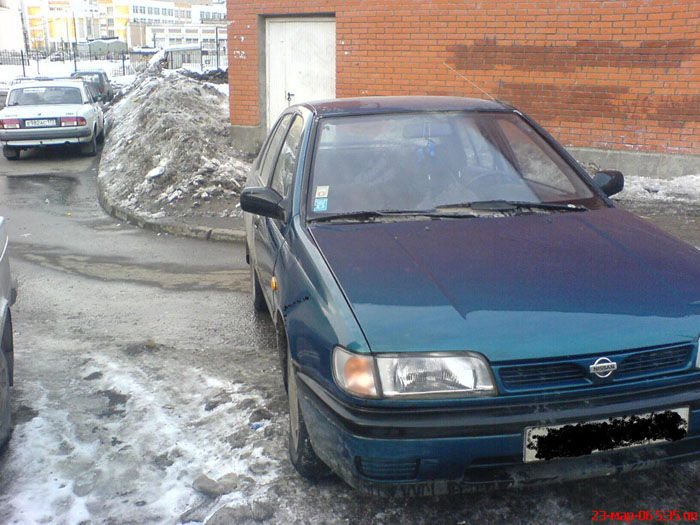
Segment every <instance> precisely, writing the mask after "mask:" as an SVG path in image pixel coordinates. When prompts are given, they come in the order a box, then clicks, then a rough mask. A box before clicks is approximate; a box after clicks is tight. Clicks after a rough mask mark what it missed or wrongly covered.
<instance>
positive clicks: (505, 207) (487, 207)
mask: <svg viewBox="0 0 700 525" xmlns="http://www.w3.org/2000/svg"><path fill="white" fill-rule="evenodd" d="M523 208H529V209H533V210H552V211H586V210H587V208H586V207H585V206H581V205H578V204H557V203H553V202H527V201H508V200H490V201H473V202H463V203H455V204H444V205H442V206H437V207H436V208H435V209H436V210H443V209H445V210H456V209H468V210H477V211H504V212H506V211H517V210H522V209H523Z"/></svg>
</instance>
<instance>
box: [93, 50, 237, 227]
mask: <svg viewBox="0 0 700 525" xmlns="http://www.w3.org/2000/svg"><path fill="white" fill-rule="evenodd" d="M154 58H155V57H154ZM106 118H107V129H108V130H109V132H108V135H107V140H106V143H105V147H104V151H103V153H102V159H101V161H100V169H99V175H98V183H99V185H100V188H101V190H102V191H103V193H104V194H105V196H106V198H107V199H108V200H109V201H110V202H111V203H112V204H113V205H116V206H117V207H119V208H121V209H124V210H128V211H130V212H131V213H134V214H136V215H138V216H142V217H144V218H147V219H158V218H165V217H178V218H179V217H186V216H188V215H193V214H194V209H196V208H199V209H198V210H197V211H196V215H197V216H200V217H201V216H206V215H210V216H213V217H222V218H223V217H234V216H238V215H240V213H241V212H240V210H239V209H237V205H238V196H239V194H240V191H241V189H242V186H243V182H244V180H245V177H246V176H247V173H248V169H249V165H248V164H246V163H245V162H243V161H241V160H239V159H238V158H236V157H235V153H236V152H235V151H234V150H233V148H232V147H231V145H230V135H229V127H228V100H227V98H226V97H225V96H224V95H222V94H221V93H220V92H219V91H217V90H216V89H214V88H213V87H212V86H211V85H210V84H208V83H201V82H198V81H196V80H193V79H191V78H188V77H185V76H184V75H182V74H179V73H173V72H167V73H166V74H164V72H162V71H161V68H160V64H159V63H157V62H154V63H153V64H152V65H150V66H149V67H148V68H147V69H146V71H144V72H143V73H141V74H140V75H139V76H138V77H137V78H136V79H135V81H134V83H133V84H132V85H131V87H130V89H129V90H128V91H127V92H126V94H125V95H124V96H123V98H121V99H120V100H119V101H118V102H116V103H115V105H114V106H113V107H112V108H111V110H110V111H109V112H108V114H107V115H106Z"/></svg>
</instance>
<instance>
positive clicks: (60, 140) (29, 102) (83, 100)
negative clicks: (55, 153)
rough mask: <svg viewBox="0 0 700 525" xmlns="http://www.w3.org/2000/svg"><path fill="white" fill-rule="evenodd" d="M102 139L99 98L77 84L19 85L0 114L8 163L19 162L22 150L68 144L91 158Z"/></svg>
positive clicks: (1, 138)
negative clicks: (73, 145) (77, 147)
mask: <svg viewBox="0 0 700 525" xmlns="http://www.w3.org/2000/svg"><path fill="white" fill-rule="evenodd" d="M103 138H104V114H103V112H102V108H101V107H100V105H99V94H98V93H97V92H96V91H95V89H94V88H93V87H92V86H91V85H90V84H88V83H85V82H83V81H80V80H50V81H33V82H22V83H21V84H18V85H16V86H13V87H12V88H11V89H10V91H9V92H8V94H7V101H6V105H5V108H4V109H2V110H1V111H0V143H2V153H3V155H5V157H6V158H7V159H9V160H17V159H19V156H20V151H21V150H23V149H28V148H37V147H42V146H63V145H67V144H78V145H80V150H81V153H82V154H83V155H88V156H92V155H95V153H97V141H98V140H102V139H103Z"/></svg>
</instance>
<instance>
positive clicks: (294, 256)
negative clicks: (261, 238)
mask: <svg viewBox="0 0 700 525" xmlns="http://www.w3.org/2000/svg"><path fill="white" fill-rule="evenodd" d="M274 273H275V276H276V279H277V281H278V290H277V292H276V295H277V300H276V301H275V310H274V311H275V313H274V315H273V320H274V321H275V323H276V324H277V323H278V322H282V323H284V329H285V330H286V335H287V341H288V344H289V349H290V353H291V356H292V359H293V361H294V363H295V365H296V366H297V367H299V368H300V369H301V370H303V371H304V373H306V374H307V375H309V376H311V377H313V378H314V379H315V380H316V381H318V382H319V383H320V384H322V385H323V386H324V387H325V388H328V389H330V390H337V388H338V387H337V386H336V385H335V383H334V381H333V378H332V372H331V370H332V368H331V357H332V353H333V347H334V346H336V345H341V346H344V347H346V348H349V349H352V350H353V351H356V352H366V353H369V345H368V344H367V341H366V339H365V336H364V334H363V333H362V331H361V329H360V327H359V325H358V323H357V320H356V319H355V316H354V314H353V312H352V310H351V309H350V307H349V305H348V303H347V301H346V299H345V297H344V295H343V293H342V291H341V290H340V288H339V286H338V284H337V283H336V280H335V278H334V276H333V274H332V272H331V271H330V269H329V268H328V265H327V264H326V261H325V260H324V259H323V257H322V255H321V253H320V252H319V250H318V248H317V247H316V245H315V243H314V241H313V239H312V238H311V236H310V234H309V233H308V232H307V231H306V230H305V229H303V227H302V225H301V222H300V221H299V218H298V217H295V218H294V219H292V222H291V223H290V227H289V228H288V229H287V235H286V242H285V243H284V244H283V245H282V246H281V248H280V251H279V252H278V255H277V260H276V262H275V270H274ZM278 329H279V328H278Z"/></svg>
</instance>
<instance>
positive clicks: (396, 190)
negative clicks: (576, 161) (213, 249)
mask: <svg viewBox="0 0 700 525" xmlns="http://www.w3.org/2000/svg"><path fill="white" fill-rule="evenodd" d="M319 131H320V133H319V134H318V138H317V142H316V151H315V154H314V161H313V166H312V173H311V187H310V191H311V195H310V197H311V198H310V199H309V201H310V202H309V209H308V212H309V214H310V216H311V217H323V216H327V215H336V214H347V213H352V212H357V211H373V210H375V211H376V210H381V211H425V210H434V209H436V208H439V207H450V206H452V207H453V208H454V207H456V205H459V204H464V205H468V204H474V203H483V202H485V201H488V202H491V201H504V202H505V201H508V202H518V203H533V204H543V203H553V204H575V205H583V206H586V208H589V209H593V208H599V207H603V206H605V204H604V203H603V201H602V200H601V199H599V198H598V197H596V196H595V195H594V194H593V192H592V191H591V189H590V188H589V187H588V186H587V185H586V184H585V183H584V182H583V181H582V180H581V179H580V177H579V176H578V175H577V174H576V172H575V171H574V170H573V169H572V168H571V167H570V166H569V165H568V164H567V163H566V162H565V161H564V159H562V158H561V157H560V156H559V155H558V154H557V153H556V151H554V149H552V147H551V146H549V144H548V143H547V142H545V141H544V139H542V137H540V135H539V134H538V133H537V132H536V131H535V130H534V129H533V128H532V127H530V126H529V125H528V124H527V123H526V122H525V121H524V120H523V119H521V118H520V117H519V116H517V115H515V114H512V113H495V112H494V113H469V112H439V113H427V112H423V113H410V114H389V115H363V116H353V117H337V118H325V119H322V120H321V122H320V124H319ZM562 208H563V206H562Z"/></svg>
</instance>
